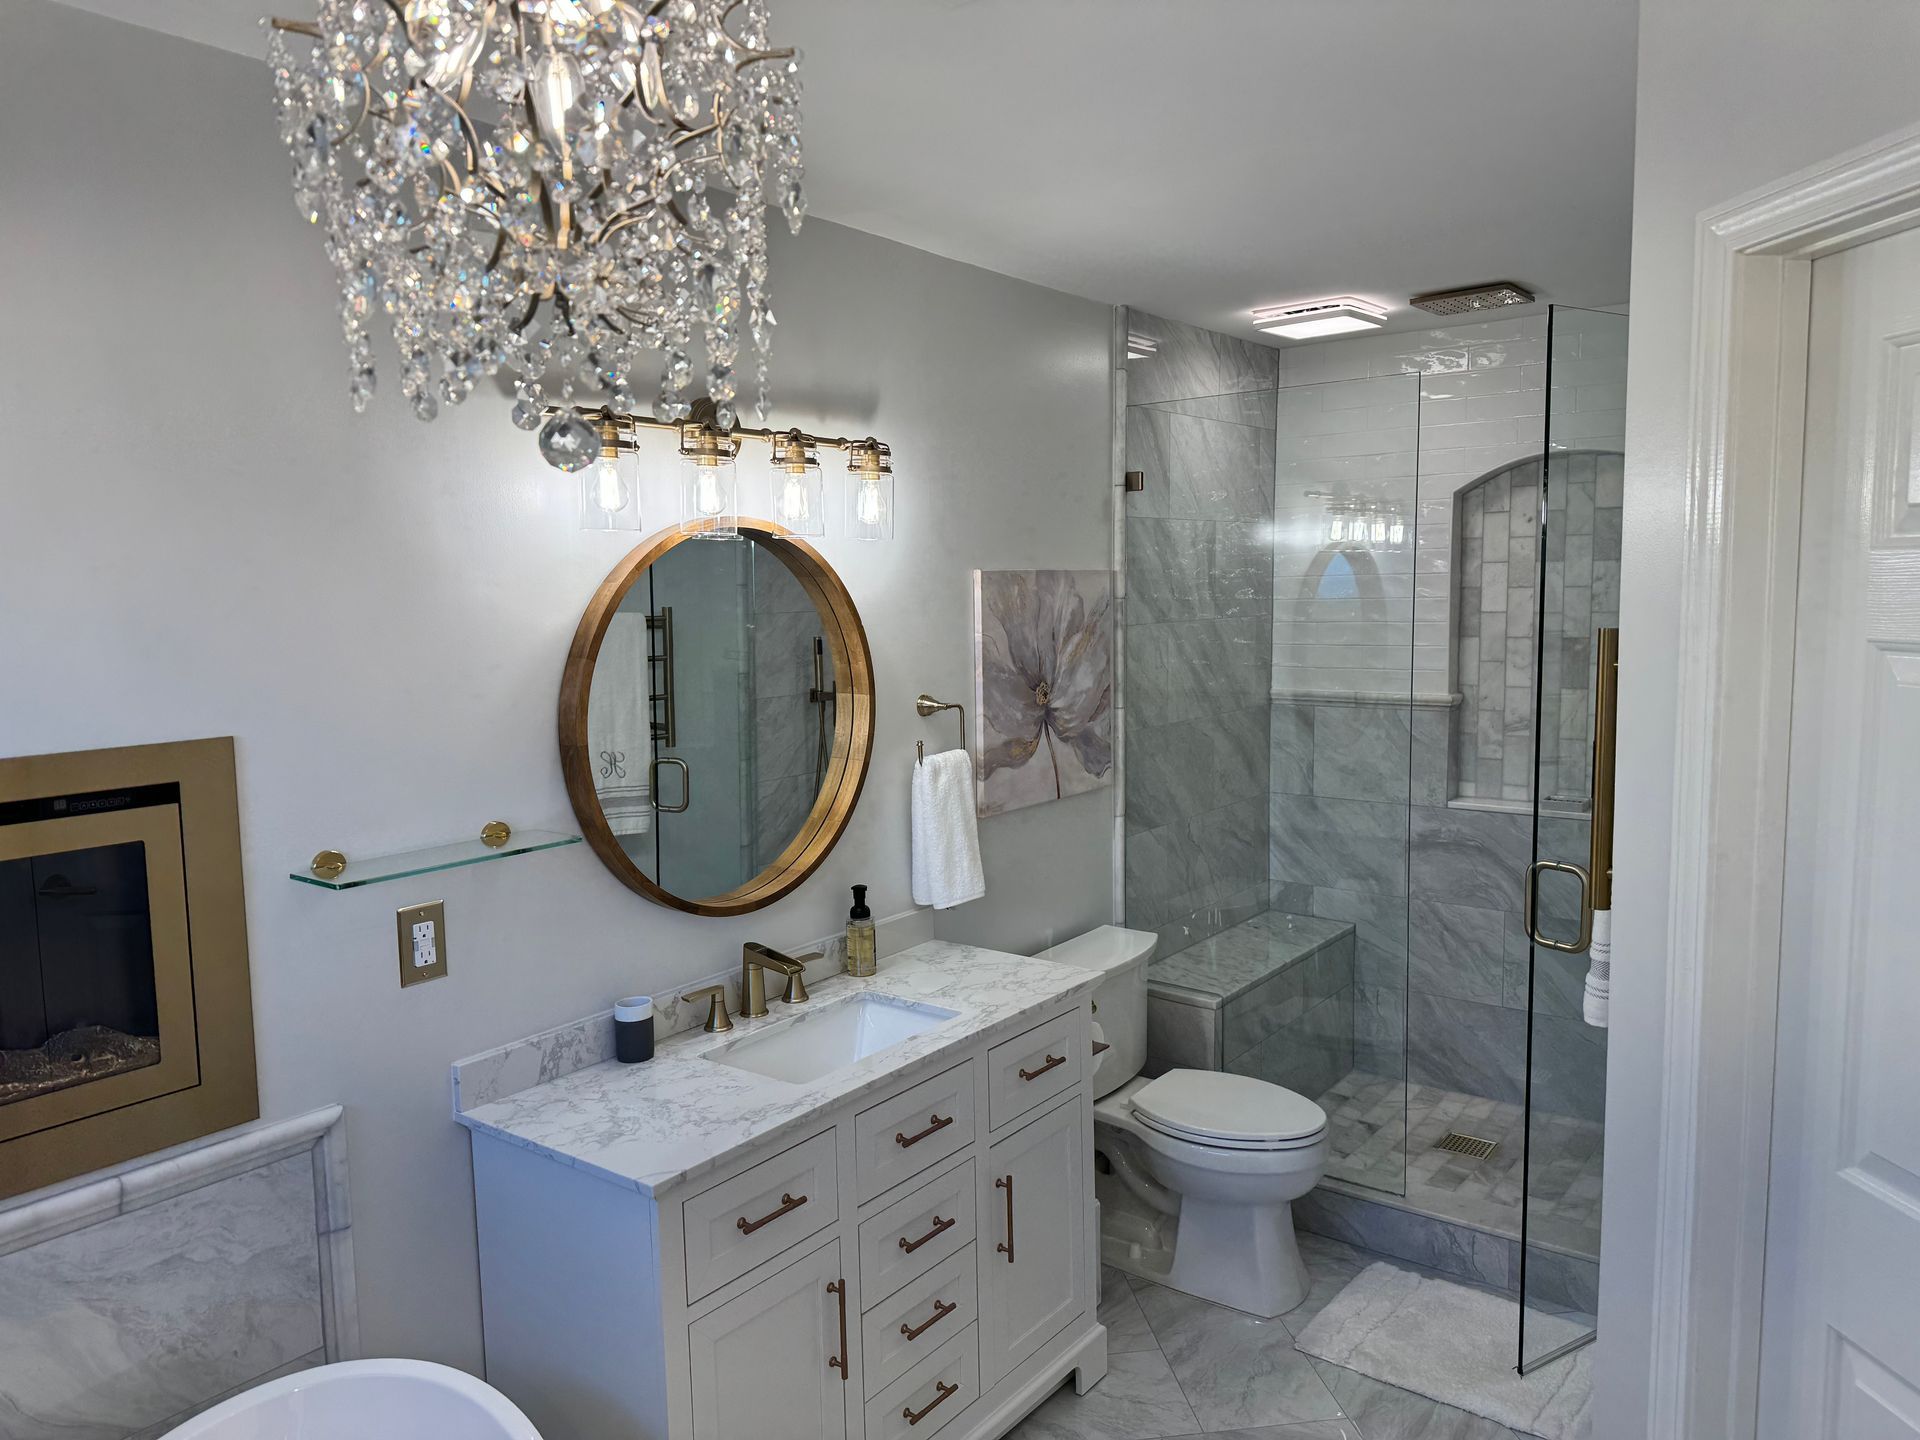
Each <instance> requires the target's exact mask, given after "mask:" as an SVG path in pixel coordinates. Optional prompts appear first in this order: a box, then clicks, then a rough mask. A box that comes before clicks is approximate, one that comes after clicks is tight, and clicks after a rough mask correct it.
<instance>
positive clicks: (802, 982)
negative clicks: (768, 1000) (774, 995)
mask: <svg viewBox="0 0 1920 1440" xmlns="http://www.w3.org/2000/svg"><path fill="white" fill-rule="evenodd" d="M825 957H826V951H824V950H809V951H808V952H807V953H806V954H804V955H791V956H788V957H787V958H788V959H790V960H792V961H793V969H791V970H789V971H788V972H787V989H786V993H785V994H784V995H782V996H781V997H780V998H781V999H782V1000H784V1001H786V1002H787V1004H789V1005H804V1004H806V1003H807V1001H808V1000H810V999H811V998H812V997H811V996H810V995H808V994H807V965H808V963H809V962H810V961H814V960H821V959H824V958H825Z"/></svg>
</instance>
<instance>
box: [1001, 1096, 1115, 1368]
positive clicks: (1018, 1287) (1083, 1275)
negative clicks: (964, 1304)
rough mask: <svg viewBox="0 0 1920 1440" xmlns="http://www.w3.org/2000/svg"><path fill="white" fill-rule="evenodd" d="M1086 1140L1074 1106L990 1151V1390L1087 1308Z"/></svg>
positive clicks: (1031, 1124)
mask: <svg viewBox="0 0 1920 1440" xmlns="http://www.w3.org/2000/svg"><path fill="white" fill-rule="evenodd" d="M1086 1165H1087V1157H1086V1146H1085V1142H1084V1137H1083V1134H1082V1131H1081V1128H1080V1102H1079V1101H1078V1100H1074V1101H1070V1102H1068V1103H1067V1104H1065V1105H1062V1106H1060V1107H1059V1108H1058V1109H1057V1110H1053V1111H1050V1112H1049V1113H1048V1114H1045V1115H1042V1116H1041V1117H1040V1118H1039V1119H1038V1120H1033V1121H1029V1122H1028V1123H1027V1124H1025V1125H1023V1126H1021V1127H1020V1128H1019V1129H1018V1130H1016V1131H1014V1132H1013V1134H1011V1135H1009V1136H1007V1137H1006V1138H1005V1139H1004V1140H999V1141H996V1142H995V1143H994V1145H993V1148H992V1149H991V1150H990V1151H988V1154H987V1168H986V1173H985V1174H984V1175H983V1176H982V1177H981V1186H980V1201H979V1214H980V1228H979V1235H980V1239H979V1240H978V1241H977V1242H976V1251H977V1255H978V1259H979V1264H980V1368H981V1370H982V1371H983V1372H984V1374H983V1375H982V1377H981V1383H982V1385H983V1386H984V1387H985V1388H988V1389H991V1388H992V1387H993V1386H995V1385H997V1384H998V1383H999V1382H1000V1381H1001V1380H1002V1379H1003V1378H1004V1377H1005V1376H1006V1375H1007V1374H1008V1373H1009V1372H1010V1371H1011V1370H1012V1369H1013V1368H1014V1366H1016V1365H1018V1364H1019V1363H1020V1362H1021V1361H1022V1360H1024V1359H1026V1358H1027V1356H1029V1355H1031V1354H1032V1353H1033V1352H1034V1351H1036V1350H1038V1349H1039V1348H1040V1347H1041V1346H1042V1345H1044V1344H1045V1343H1046V1342H1047V1341H1048V1340H1050V1339H1052V1338H1053V1337H1054V1336H1055V1335H1058V1334H1059V1333H1060V1331H1061V1330H1063V1329H1065V1328H1066V1325H1067V1322H1068V1321H1070V1320H1071V1319H1073V1317H1074V1316H1076V1315H1078V1314H1079V1313H1080V1312H1081V1311H1082V1310H1084V1309H1086V1308H1087V1297H1088V1294H1089V1288H1088V1286H1089V1277H1088V1274H1087V1270H1088V1261H1087V1254H1088V1246H1087V1244H1086V1235H1087V1227H1088V1226H1090V1225H1091V1224H1092V1223H1093V1214H1092V1211H1091V1209H1090V1208H1089V1207H1090V1204H1091V1202H1090V1201H1089V1199H1088V1197H1087V1189H1086V1178H1085V1177H1086Z"/></svg>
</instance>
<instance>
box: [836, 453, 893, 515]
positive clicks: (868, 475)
mask: <svg viewBox="0 0 1920 1440" xmlns="http://www.w3.org/2000/svg"><path fill="white" fill-rule="evenodd" d="M847 475H848V476H849V478H850V479H851V480H852V484H851V485H850V486H849V487H848V493H847V538H848V539H850V540H891V539H892V538H893V451H892V450H890V449H888V448H887V443H886V442H885V441H884V440H875V439H874V438H873V437H872V436H868V437H867V438H866V439H865V440H856V441H854V442H853V444H852V445H850V446H848V447H847Z"/></svg>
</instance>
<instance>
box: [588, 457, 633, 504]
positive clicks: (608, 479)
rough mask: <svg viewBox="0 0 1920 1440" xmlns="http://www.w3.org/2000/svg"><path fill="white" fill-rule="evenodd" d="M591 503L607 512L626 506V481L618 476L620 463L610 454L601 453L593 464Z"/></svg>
mask: <svg viewBox="0 0 1920 1440" xmlns="http://www.w3.org/2000/svg"><path fill="white" fill-rule="evenodd" d="M593 503H594V504H596V505H598V506H599V507H600V508H601V509H602V510H605V511H607V512H608V513H609V514H617V513H618V512H619V511H622V510H624V509H626V508H627V482H626V481H625V480H623V479H622V478H621V476H620V465H619V463H618V462H617V461H616V460H615V459H614V458H613V456H611V455H602V456H601V457H600V458H599V459H598V460H597V461H595V462H594V466H593Z"/></svg>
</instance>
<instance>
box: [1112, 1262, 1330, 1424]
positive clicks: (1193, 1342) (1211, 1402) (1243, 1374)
mask: <svg viewBox="0 0 1920 1440" xmlns="http://www.w3.org/2000/svg"><path fill="white" fill-rule="evenodd" d="M1139 1299H1140V1307H1141V1309H1143V1310H1144V1311H1145V1312H1146V1315H1147V1323H1148V1324H1149V1325H1151V1326H1152V1327H1153V1333H1154V1338H1155V1339H1157V1340H1158V1341H1159V1342H1160V1348H1161V1349H1162V1350H1163V1351H1164V1352H1165V1354H1166V1358H1167V1360H1168V1362H1169V1363H1170V1364H1171V1365H1172V1367H1173V1373H1174V1374H1175V1375H1176V1376H1177V1377H1178V1378H1179V1381H1180V1388H1181V1389H1182V1390H1183V1391H1185V1392H1186V1396H1187V1401H1188V1403H1189V1404H1190V1405H1192V1407H1193V1413H1194V1415H1195V1417H1196V1418H1197V1420H1198V1421H1199V1424H1200V1428H1201V1429H1202V1430H1203V1431H1220V1430H1236V1429H1239V1430H1247V1429H1257V1428H1259V1427H1260V1426H1263V1425H1290V1424H1296V1423H1298V1422H1301V1421H1305V1420H1335V1419H1338V1418H1339V1417H1340V1407H1339V1405H1337V1404H1336V1403H1335V1402H1334V1399H1333V1396H1332V1395H1331V1394H1329V1393H1328V1391H1327V1387H1326V1386H1325V1385H1323V1384H1322V1383H1321V1382H1320V1378H1319V1376H1317V1375H1316V1374H1315V1373H1314V1370H1313V1365H1312V1363H1311V1362H1310V1361H1309V1360H1308V1359H1307V1357H1306V1356H1304V1355H1302V1354H1301V1353H1300V1352H1299V1351H1298V1350H1295V1349H1294V1348H1293V1332H1292V1331H1291V1330H1289V1329H1288V1328H1287V1326H1286V1325H1284V1324H1283V1323H1281V1322H1280V1321H1278V1320H1258V1319H1255V1318H1254V1317H1253V1316H1251V1315H1244V1314H1242V1313H1240V1312H1239V1311H1237V1310H1229V1309H1227V1308H1225V1307H1224V1306H1220V1305H1213V1304H1209V1303H1208V1302H1207V1301H1205V1300H1198V1299H1195V1298H1194V1297H1193V1296H1191V1295H1183V1294H1181V1293H1179V1292H1178V1291H1175V1290H1168V1289H1166V1288H1165V1287H1164V1286H1154V1287H1153V1288H1152V1289H1148V1290H1142V1291H1140V1292H1139Z"/></svg>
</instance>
